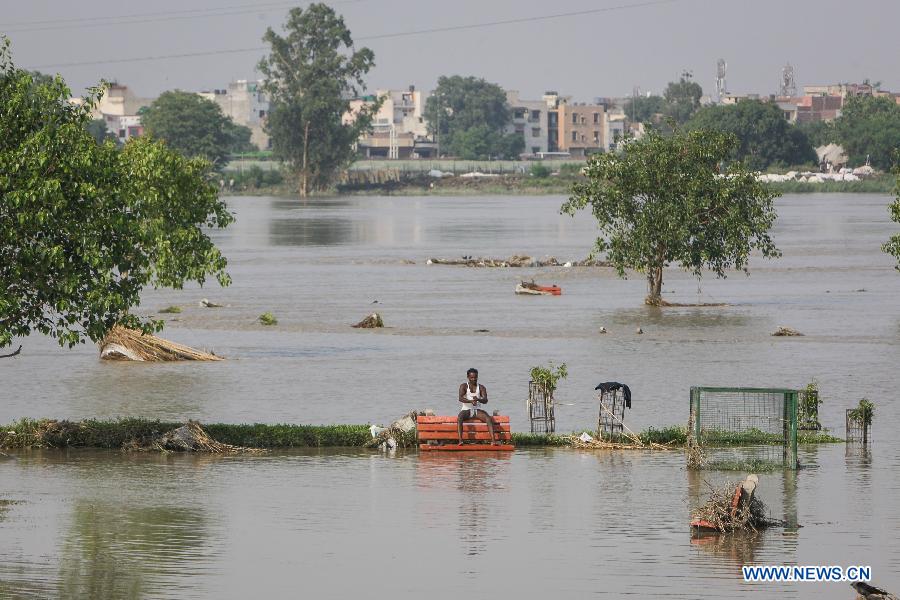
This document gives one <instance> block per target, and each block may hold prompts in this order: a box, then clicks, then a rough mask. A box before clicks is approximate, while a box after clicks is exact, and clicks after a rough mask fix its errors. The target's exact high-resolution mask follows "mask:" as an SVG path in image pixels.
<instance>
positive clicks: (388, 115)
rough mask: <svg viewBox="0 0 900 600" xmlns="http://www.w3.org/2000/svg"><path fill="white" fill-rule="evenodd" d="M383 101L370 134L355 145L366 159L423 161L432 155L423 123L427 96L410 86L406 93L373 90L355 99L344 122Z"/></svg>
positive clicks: (426, 126)
mask: <svg viewBox="0 0 900 600" xmlns="http://www.w3.org/2000/svg"><path fill="white" fill-rule="evenodd" d="M377 98H382V104H381V107H380V108H379V109H378V112H377V113H375V117H374V119H373V121H372V131H371V133H368V134H366V135H364V136H362V137H360V139H359V141H358V142H357V148H358V149H359V152H360V154H363V155H364V156H365V157H366V158H425V157H429V156H432V155H433V153H434V143H433V142H432V141H431V140H430V139H429V138H428V124H427V122H426V121H425V102H426V100H427V95H425V94H423V93H422V92H421V91H419V90H417V89H416V87H415V86H413V85H411V86H409V87H408V88H407V89H405V90H376V91H375V93H374V94H372V95H369V96H364V97H362V98H357V99H354V100H352V101H351V102H350V111H349V112H348V113H347V114H345V115H344V122H345V123H348V122H352V120H353V119H354V118H355V115H356V113H357V112H359V110H360V109H361V108H362V107H363V106H365V105H367V104H372V103H373V102H375V100H376V99H377Z"/></svg>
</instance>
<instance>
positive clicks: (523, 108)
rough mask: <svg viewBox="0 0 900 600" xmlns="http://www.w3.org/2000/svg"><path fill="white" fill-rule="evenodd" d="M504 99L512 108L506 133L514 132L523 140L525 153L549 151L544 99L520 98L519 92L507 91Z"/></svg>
mask: <svg viewBox="0 0 900 600" xmlns="http://www.w3.org/2000/svg"><path fill="white" fill-rule="evenodd" d="M506 101H507V103H508V104H509V106H510V107H511V108H512V116H513V120H512V123H511V124H510V125H508V126H507V128H506V133H516V134H518V135H521V136H522V139H523V140H525V154H530V155H538V154H541V153H545V152H549V151H550V148H549V139H548V127H547V117H548V114H549V110H548V106H547V103H546V102H545V101H544V100H521V99H520V98H519V92H517V91H512V90H511V91H507V92H506Z"/></svg>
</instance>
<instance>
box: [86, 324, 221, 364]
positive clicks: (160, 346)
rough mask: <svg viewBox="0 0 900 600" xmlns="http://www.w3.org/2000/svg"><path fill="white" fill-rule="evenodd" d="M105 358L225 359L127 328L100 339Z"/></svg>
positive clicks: (153, 360)
mask: <svg viewBox="0 0 900 600" xmlns="http://www.w3.org/2000/svg"><path fill="white" fill-rule="evenodd" d="M100 358H101V359H103V360H135V361H145V362H161V361H178V360H202V361H211V360H224V359H223V358H222V357H221V356H216V355H215V354H210V353H209V352H203V351H201V350H196V349H194V348H191V347H189V346H182V345H181V344H176V343H175V342H170V341H169V340H164V339H162V338H158V337H156V336H155V335H151V334H149V333H142V332H140V331H137V330H134V329H128V328H126V327H114V328H113V330H112V331H110V332H109V333H108V334H107V335H106V337H105V338H103V341H101V342H100Z"/></svg>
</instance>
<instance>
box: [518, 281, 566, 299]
mask: <svg viewBox="0 0 900 600" xmlns="http://www.w3.org/2000/svg"><path fill="white" fill-rule="evenodd" d="M515 292H516V293H517V294H525V295H531V296H560V295H562V288H561V287H559V286H558V285H538V284H536V283H535V282H534V279H532V280H531V281H523V282H521V283H517V284H516V289H515Z"/></svg>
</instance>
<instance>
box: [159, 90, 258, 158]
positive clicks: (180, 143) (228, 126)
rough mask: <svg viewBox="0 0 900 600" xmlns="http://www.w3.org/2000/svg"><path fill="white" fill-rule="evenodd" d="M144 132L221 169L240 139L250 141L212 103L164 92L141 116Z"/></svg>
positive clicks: (244, 130)
mask: <svg viewBox="0 0 900 600" xmlns="http://www.w3.org/2000/svg"><path fill="white" fill-rule="evenodd" d="M141 124H142V125H143V126H144V131H145V133H146V134H147V135H150V136H152V137H154V138H156V139H158V140H163V141H165V142H166V144H168V145H169V147H170V148H172V149H173V150H177V151H178V152H180V153H182V154H184V155H185V156H188V157H193V156H199V157H202V158H205V159H206V160H208V161H209V162H211V163H212V164H214V165H216V166H217V167H222V166H224V164H225V162H226V160H227V159H228V155H229V153H231V152H232V149H233V147H234V146H235V144H236V142H237V143H239V141H240V139H242V138H243V139H245V140H246V142H249V141H250V130H249V129H247V128H246V127H243V126H241V125H235V123H234V121H232V120H231V118H230V117H226V116H225V115H224V114H223V113H222V109H221V108H219V105H218V104H216V103H215V102H213V101H212V100H207V99H206V98H203V97H202V96H199V95H197V94H194V93H191V92H182V91H181V90H173V91H168V92H164V93H163V94H161V95H160V96H159V98H157V99H156V100H154V101H153V102H152V103H151V104H150V106H148V107H147V108H146V110H145V111H144V113H143V114H142V115H141Z"/></svg>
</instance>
